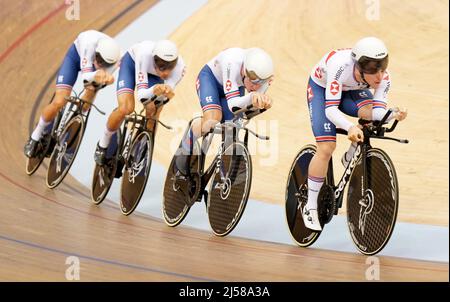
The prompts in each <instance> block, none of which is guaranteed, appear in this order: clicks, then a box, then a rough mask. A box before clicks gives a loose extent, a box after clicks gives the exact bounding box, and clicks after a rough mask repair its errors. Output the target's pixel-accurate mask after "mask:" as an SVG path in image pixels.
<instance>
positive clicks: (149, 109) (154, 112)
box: [145, 74, 164, 130]
mask: <svg viewBox="0 0 450 302" xmlns="http://www.w3.org/2000/svg"><path fill="white" fill-rule="evenodd" d="M147 78H148V87H152V86H154V85H156V84H163V83H164V80H163V79H161V78H160V77H158V76H156V75H153V74H148V75H147ZM162 108H163V106H161V107H159V108H158V109H156V106H155V103H154V102H151V103H148V104H147V105H145V114H146V116H147V118H148V120H147V129H149V130H151V129H153V127H154V126H155V121H154V120H153V119H151V117H154V118H159V115H160V114H161V111H162ZM155 130H156V128H155Z"/></svg>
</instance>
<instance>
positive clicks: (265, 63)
mask: <svg viewBox="0 0 450 302" xmlns="http://www.w3.org/2000/svg"><path fill="white" fill-rule="evenodd" d="M244 69H245V72H246V74H247V76H248V77H249V79H250V80H251V81H252V82H254V83H257V82H258V81H259V82H261V81H265V80H267V79H269V78H270V77H271V76H272V75H273V62H272V58H271V57H270V55H269V54H268V53H267V52H265V51H264V50H262V49H261V48H250V49H247V51H246V53H245V57H244Z"/></svg>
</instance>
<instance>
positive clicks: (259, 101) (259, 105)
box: [252, 92, 272, 109]
mask: <svg viewBox="0 0 450 302" xmlns="http://www.w3.org/2000/svg"><path fill="white" fill-rule="evenodd" d="M252 105H253V107H254V108H256V109H269V108H270V107H272V100H271V99H270V98H269V96H268V95H266V94H262V93H258V92H252Z"/></svg>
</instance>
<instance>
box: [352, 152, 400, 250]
mask: <svg viewBox="0 0 450 302" xmlns="http://www.w3.org/2000/svg"><path fill="white" fill-rule="evenodd" d="M364 177H366V184H367V187H366V188H363V184H364ZM398 203H399V194H398V181H397V174H396V172H395V169H394V164H393V163H392V161H391V159H390V158H389V156H388V155H387V154H386V153H385V152H384V151H383V150H380V149H376V148H373V149H370V150H368V151H367V157H366V175H364V173H363V164H362V157H361V158H360V159H359V160H358V162H357V163H356V166H355V168H354V170H353V172H352V175H351V178H350V183H349V188H348V193H347V224H348V228H349V230H350V235H351V237H352V239H353V242H354V244H355V246H356V248H357V249H358V250H359V251H360V252H361V253H362V254H365V255H374V254H376V253H378V252H380V251H381V250H382V249H383V248H384V246H385V245H386V244H387V242H388V241H389V238H390V237H391V234H392V232H393V230H394V226H395V222H396V219H397V212H398Z"/></svg>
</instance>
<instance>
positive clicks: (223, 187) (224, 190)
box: [217, 177, 231, 200]
mask: <svg viewBox="0 0 450 302" xmlns="http://www.w3.org/2000/svg"><path fill="white" fill-rule="evenodd" d="M217 185H218V187H219V189H220V198H222V199H223V200H226V199H227V198H228V196H229V195H230V192H231V180H230V178H229V177H227V178H225V179H224V180H223V182H222V183H221V184H217Z"/></svg>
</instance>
